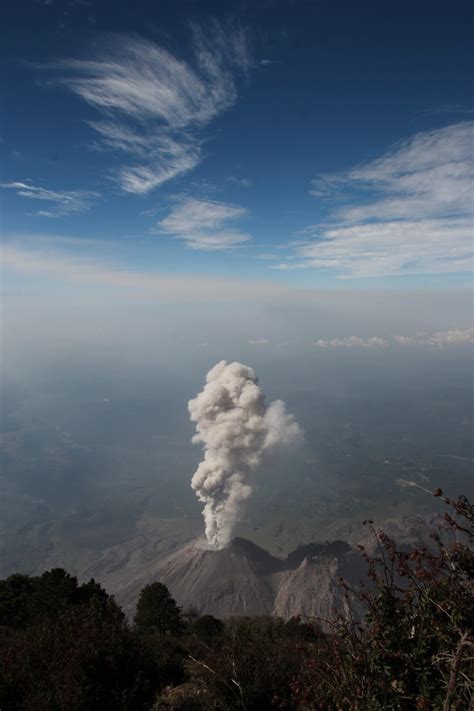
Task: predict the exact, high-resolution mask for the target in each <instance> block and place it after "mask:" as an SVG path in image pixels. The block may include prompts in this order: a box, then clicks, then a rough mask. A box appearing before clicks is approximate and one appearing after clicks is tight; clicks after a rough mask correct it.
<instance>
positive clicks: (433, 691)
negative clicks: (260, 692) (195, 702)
mask: <svg viewBox="0 0 474 711" xmlns="http://www.w3.org/2000/svg"><path fill="white" fill-rule="evenodd" d="M435 495H437V496H440V497H442V498H443V499H444V501H445V502H446V503H447V504H448V505H449V506H450V508H451V511H452V513H447V514H446V517H445V527H443V528H441V529H440V530H439V531H438V532H435V533H433V534H432V539H433V547H432V548H430V549H428V548H426V547H423V546H415V547H413V548H412V549H411V550H408V551H407V550H399V549H398V548H397V546H396V545H395V543H394V541H393V540H391V539H390V538H389V537H388V536H386V535H385V534H384V533H383V532H380V531H379V532H377V531H375V529H374V528H373V526H372V524H371V522H369V525H370V526H371V529H372V532H373V534H374V536H375V538H376V540H377V543H378V548H379V555H377V556H375V557H370V556H369V555H368V554H367V553H366V551H365V549H364V548H363V547H361V551H362V553H363V555H364V556H365V557H366V560H367V564H368V574H369V578H370V580H371V581H372V586H371V587H363V588H362V589H361V590H350V589H349V588H348V586H347V585H346V584H345V583H342V585H343V586H344V587H345V589H346V593H347V597H348V600H349V601H350V600H351V599H354V598H356V599H358V600H360V601H362V602H363V603H364V604H365V606H366V609H367V614H366V616H365V619H364V620H363V622H362V623H358V622H357V621H355V620H353V619H342V618H341V619H339V620H336V621H335V622H333V623H332V625H331V627H332V634H331V635H325V636H324V641H325V644H326V651H325V652H324V654H321V655H319V656H314V657H313V658H312V659H310V660H307V662H306V664H305V668H304V669H302V670H301V672H300V674H299V675H298V676H297V678H296V679H295V680H294V682H293V684H292V687H293V691H294V699H293V702H294V705H295V707H296V708H299V709H304V710H305V711H310V710H311V711H312V710H314V709H340V708H341V709H342V708H344V709H364V710H366V709H367V710H369V709H380V710H382V709H400V710H401V709H443V710H444V711H448V709H468V708H469V707H470V706H469V705H470V701H471V700H472V694H473V691H474V683H473V681H472V680H473V672H474V666H473V661H474V655H473V651H474V647H473V643H474V636H473V635H474V587H473V567H474V554H473V549H472V542H473V532H472V523H473V518H474V507H473V506H472V505H471V504H470V503H469V501H468V500H467V499H465V498H464V497H461V498H459V499H458V500H457V501H451V500H450V499H448V498H447V497H444V496H443V494H442V492H441V491H440V490H437V491H436V492H435ZM446 528H447V529H448V530H447V531H446V530H445V529H446Z"/></svg>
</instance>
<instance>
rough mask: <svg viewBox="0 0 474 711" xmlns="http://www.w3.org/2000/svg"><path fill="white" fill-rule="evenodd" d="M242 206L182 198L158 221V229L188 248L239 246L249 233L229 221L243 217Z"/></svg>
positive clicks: (208, 249)
mask: <svg viewBox="0 0 474 711" xmlns="http://www.w3.org/2000/svg"><path fill="white" fill-rule="evenodd" d="M246 214H247V211H246V210H245V209H244V208H243V207H239V206H237V205H230V204H229V203H224V202H215V201H211V200H197V199H195V198H184V199H182V200H180V201H179V202H178V204H177V205H176V206H175V207H174V208H173V209H172V211H171V212H170V214H169V215H168V216H167V217H165V218H164V219H163V220H161V222H159V224H158V227H159V229H160V231H162V232H165V233H168V234H172V235H173V236H174V237H175V238H177V239H181V240H183V241H184V242H185V244H186V245H187V246H188V247H190V248H191V249H195V250H200V251H207V252H210V251H223V250H228V249H234V248H236V247H239V246H241V245H242V244H243V243H244V242H247V241H248V240H250V239H251V237H250V235H248V234H246V233H245V232H241V231H240V230H238V229H234V228H232V227H230V228H229V226H228V225H229V222H232V221H234V220H236V219H239V218H241V217H245V216H246Z"/></svg>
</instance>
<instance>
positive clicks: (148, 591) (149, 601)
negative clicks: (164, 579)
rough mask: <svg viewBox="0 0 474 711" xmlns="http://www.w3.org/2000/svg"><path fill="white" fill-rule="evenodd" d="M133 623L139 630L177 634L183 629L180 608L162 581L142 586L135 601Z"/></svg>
mask: <svg viewBox="0 0 474 711" xmlns="http://www.w3.org/2000/svg"><path fill="white" fill-rule="evenodd" d="M135 625H136V627H137V629H138V630H139V631H140V632H148V633H150V632H158V633H159V634H167V633H168V634H179V632H181V630H182V629H183V620H182V618H181V610H180V609H179V607H178V606H177V604H176V602H175V601H174V600H173V598H172V597H171V595H170V592H169V590H168V588H167V587H166V585H163V583H151V585H147V586H146V587H144V588H143V590H142V591H141V593H140V597H139V599H138V603H137V611H136V614H135Z"/></svg>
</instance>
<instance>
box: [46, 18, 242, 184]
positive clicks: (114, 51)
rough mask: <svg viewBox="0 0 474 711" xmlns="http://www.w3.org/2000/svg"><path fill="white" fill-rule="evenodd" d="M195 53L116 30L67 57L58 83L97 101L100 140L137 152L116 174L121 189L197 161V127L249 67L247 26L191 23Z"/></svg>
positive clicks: (223, 105)
mask: <svg viewBox="0 0 474 711" xmlns="http://www.w3.org/2000/svg"><path fill="white" fill-rule="evenodd" d="M193 53H194V60H193V61H185V60H184V59H180V58H179V57H177V56H175V55H174V54H172V53H171V52H170V51H168V50H167V49H165V48H164V47H160V46H159V45H158V44H156V43H155V42H152V41H149V40H145V39H143V38H139V37H133V38H132V37H116V38H114V39H112V40H111V41H110V42H109V46H108V49H107V50H106V51H104V52H103V53H102V55H101V56H99V57H97V58H95V59H92V60H77V59H76V60H72V59H71V60H64V61H62V62H59V63H57V64H56V65H55V68H59V69H61V70H67V71H68V72H69V76H68V78H66V79H62V80H61V83H62V84H64V85H65V86H67V87H68V88H69V89H70V90H71V91H73V92H74V93H76V94H78V95H79V96H80V97H81V98H82V99H83V100H84V101H86V102H87V103H88V104H90V105H91V106H93V107H94V108H95V109H97V110H98V111H99V112H100V114H101V115H102V117H103V118H102V119H101V120H95V121H91V122H90V126H91V127H92V128H93V129H94V131H96V132H97V133H98V135H99V137H100V142H101V145H102V146H104V147H107V148H111V149H114V150H120V151H122V152H125V153H127V154H130V155H133V156H134V157H135V163H131V164H130V165H125V166H124V167H122V169H121V170H120V172H119V175H118V176H117V179H118V182H119V184H120V185H121V187H122V189H123V190H124V191H126V192H130V193H138V194H140V193H146V192H149V191H150V190H152V189H153V188H155V187H157V186H159V185H161V184H162V183H164V182H166V181H168V180H170V179H171V178H173V177H175V176H177V175H180V174H183V173H185V172H187V171H189V170H191V169H192V168H194V167H195V166H196V165H197V164H198V163H199V162H200V160H201V157H202V142H203V138H202V135H201V132H200V131H201V129H202V128H203V127H204V126H206V125H207V124H209V122H210V121H212V120H213V119H215V118H216V117H217V116H218V115H219V114H221V113H222V112H223V111H225V110H226V109H228V108H229V107H230V106H232V104H233V103H234V102H235V101H236V98H237V81H238V75H239V74H240V75H244V74H246V73H247V72H248V70H249V68H250V67H251V64H252V62H251V59H250V51H249V40H248V35H247V33H246V32H245V31H244V30H243V29H242V27H240V26H239V25H237V24H235V23H234V24H231V23H227V24H226V25H225V26H223V25H222V24H220V23H219V22H217V21H216V20H213V21H211V22H210V23H208V25H207V26H206V27H194V28H193Z"/></svg>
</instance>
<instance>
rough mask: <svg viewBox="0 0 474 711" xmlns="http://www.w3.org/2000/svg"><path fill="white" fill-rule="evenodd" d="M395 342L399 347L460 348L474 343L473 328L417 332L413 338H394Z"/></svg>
mask: <svg viewBox="0 0 474 711" xmlns="http://www.w3.org/2000/svg"><path fill="white" fill-rule="evenodd" d="M395 341H396V342H397V343H399V344H401V345H404V346H406V345H424V346H426V345H427V346H437V347H438V348H443V346H460V345H465V344H468V343H474V328H453V329H450V330H449V331H435V332H434V333H427V332H426V331H419V332H418V333H416V334H415V335H414V336H395Z"/></svg>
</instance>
